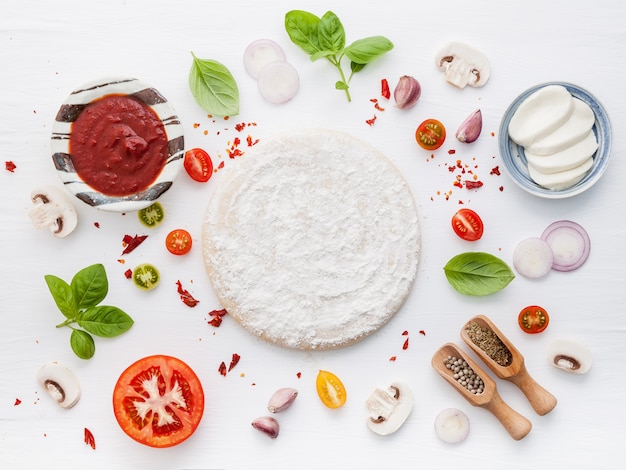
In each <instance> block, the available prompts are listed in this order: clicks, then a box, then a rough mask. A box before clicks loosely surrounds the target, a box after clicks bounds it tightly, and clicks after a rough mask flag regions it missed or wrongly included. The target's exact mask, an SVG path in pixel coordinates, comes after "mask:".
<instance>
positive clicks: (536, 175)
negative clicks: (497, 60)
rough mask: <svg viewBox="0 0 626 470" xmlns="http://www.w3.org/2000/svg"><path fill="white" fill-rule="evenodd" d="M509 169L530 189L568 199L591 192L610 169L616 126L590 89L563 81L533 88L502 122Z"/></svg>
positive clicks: (503, 150) (504, 158)
mask: <svg viewBox="0 0 626 470" xmlns="http://www.w3.org/2000/svg"><path fill="white" fill-rule="evenodd" d="M499 149H500V156H501V158H502V161H503V164H504V168H505V171H506V172H507V173H508V174H509V176H510V177H511V179H513V181H514V182H515V183H516V184H517V185H518V186H519V187H521V188H522V189H524V190H525V191H527V192H529V193H531V194H534V195H536V196H540V197H544V198H553V199H559V198H567V197H571V196H575V195H577V194H580V193H582V192H583V191H586V190H587V189H589V188H590V187H591V186H593V185H594V184H595V183H596V182H597V181H598V180H599V179H600V178H601V177H602V175H603V174H604V172H605V171H606V169H607V167H608V164H609V160H610V156H611V124H610V121H609V118H608V116H607V114H606V111H605V109H604V107H603V106H602V105H601V104H600V102H599V101H598V100H597V99H596V98H595V97H594V96H593V95H591V94H590V93H589V92H587V91H586V90H584V89H582V88H580V87H578V86H576V85H573V84H570V83H564V82H550V83H544V84H541V85H537V86H534V87H532V88H530V89H528V90H526V91H525V92H523V93H522V94H521V95H519V96H518V97H517V98H516V99H515V100H514V101H513V103H512V104H511V105H510V106H509V107H508V109H507V110H506V112H505V113H504V116H503V118H502V121H501V123H500V134H499Z"/></svg>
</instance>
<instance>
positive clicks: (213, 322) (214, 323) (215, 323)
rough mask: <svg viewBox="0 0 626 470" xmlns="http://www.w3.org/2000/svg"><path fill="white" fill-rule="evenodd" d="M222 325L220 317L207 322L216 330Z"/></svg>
mask: <svg viewBox="0 0 626 470" xmlns="http://www.w3.org/2000/svg"><path fill="white" fill-rule="evenodd" d="M221 324H222V317H213V318H211V319H210V320H209V325H211V326H213V327H215V328H218V327H219V326H220V325H221Z"/></svg>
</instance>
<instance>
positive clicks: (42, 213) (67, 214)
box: [28, 185, 78, 238]
mask: <svg viewBox="0 0 626 470" xmlns="http://www.w3.org/2000/svg"><path fill="white" fill-rule="evenodd" d="M30 196H31V200H32V201H33V204H34V205H35V206H34V207H33V209H31V211H30V212H29V214H28V215H29V216H30V219H31V221H32V223H33V225H34V226H35V228H37V229H42V228H45V227H48V228H49V229H50V231H51V232H52V234H53V235H54V236H55V237H57V238H63V237H66V236H68V235H69V234H70V233H72V232H73V231H74V229H75V228H76V225H77V223H78V216H77V215H76V210H75V209H74V206H73V205H72V203H71V201H70V199H69V197H68V195H67V194H66V193H65V192H63V191H62V190H60V189H58V188H57V187H55V186H52V185H44V186H39V187H37V188H35V189H33V191H32V192H31V195H30Z"/></svg>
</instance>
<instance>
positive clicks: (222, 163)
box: [217, 161, 224, 170]
mask: <svg viewBox="0 0 626 470" xmlns="http://www.w3.org/2000/svg"><path fill="white" fill-rule="evenodd" d="M217 168H218V169H219V170H221V169H222V168H224V162H223V161H221V162H220V164H219V165H217Z"/></svg>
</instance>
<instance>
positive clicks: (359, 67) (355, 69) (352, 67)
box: [350, 62, 366, 73]
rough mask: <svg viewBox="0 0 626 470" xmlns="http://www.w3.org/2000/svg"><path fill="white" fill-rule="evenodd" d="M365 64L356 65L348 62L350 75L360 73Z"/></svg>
mask: <svg viewBox="0 0 626 470" xmlns="http://www.w3.org/2000/svg"><path fill="white" fill-rule="evenodd" d="M365 65H366V64H357V63H356V62H350V70H351V71H352V73H357V72H360V71H361V70H363V69H364V68H365Z"/></svg>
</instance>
